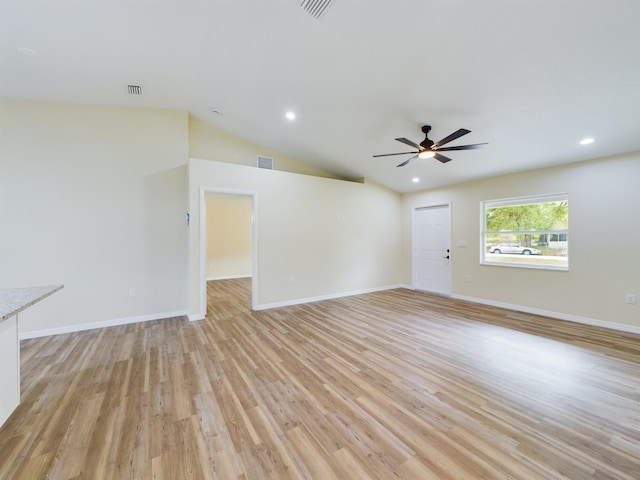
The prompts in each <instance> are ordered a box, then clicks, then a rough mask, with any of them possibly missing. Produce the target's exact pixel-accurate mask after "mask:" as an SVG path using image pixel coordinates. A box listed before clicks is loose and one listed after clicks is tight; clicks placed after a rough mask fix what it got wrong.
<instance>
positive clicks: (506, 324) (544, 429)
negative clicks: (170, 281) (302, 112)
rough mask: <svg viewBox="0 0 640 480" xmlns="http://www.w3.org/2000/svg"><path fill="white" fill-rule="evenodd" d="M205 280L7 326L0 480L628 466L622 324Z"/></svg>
mask: <svg viewBox="0 0 640 480" xmlns="http://www.w3.org/2000/svg"><path fill="white" fill-rule="evenodd" d="M207 298H208V302H209V313H208V315H207V318H206V319H205V320H203V321H200V322H189V321H188V320H187V319H186V318H171V319H166V320H161V321H152V322H144V323H139V324H131V325H123V326H119V327H112V328H103V329H97V330H90V331H85V332H76V333H71V334H65V335H58V336H52V337H43V338H37V339H30V340H25V341H23V342H22V344H21V353H22V355H21V361H22V380H21V384H22V403H21V405H20V406H19V407H18V408H17V409H16V411H15V412H14V414H13V415H11V417H10V418H9V419H8V420H7V422H6V423H5V424H4V425H3V427H2V428H1V429H0V478H2V479H5V478H6V479H11V480H14V479H15V480H23V479H24V480H40V479H42V480H44V479H47V480H80V479H91V480H101V479H105V480H120V479H130V480H143V479H144V480H147V479H156V480H163V479H167V480H182V479H198V480H199V479H205V480H218V479H221V480H263V479H274V480H285V479H294V480H303V479H304V480H316V479H320V480H324V479H331V478H335V479H340V480H343V479H349V480H351V479H362V480H388V479H405V480H407V479H411V480H413V479H416V480H425V479H435V480H439V479H464V480H468V479H479V478H486V479H491V480H500V479H512V480H538V479H571V480H574V479H580V480H582V479H590V480H597V479H609V480H613V479H616V480H631V479H634V480H635V479H637V478H640V476H639V472H640V374H639V372H640V336H638V335H633V334H630V333H624V332H618V331H612V330H607V329H603V328H596V327H590V326H586V325H579V324H575V323H570V322H565V321H559V320H554V319H550V318H546V317H541V316H536V315H532V314H527V313H523V312H513V311H508V310H502V309H499V308H496V307H489V306H484V305H478V304H472V303H467V302H463V301H458V300H452V299H450V298H446V297H443V296H439V295H430V294H426V293H422V292H415V291H410V290H406V289H396V290H390V291H382V292H376V293H371V294H365V295H359V296H354V297H347V298H340V299H336V300H329V301H323V302H315V303H311V304H306V305H296V306H291V307H283V308H277V309H271V310H265V311H257V312H254V311H252V310H251V281H250V279H235V280H221V281H215V282H209V286H208V291H207ZM611 320H612V321H615V319H611Z"/></svg>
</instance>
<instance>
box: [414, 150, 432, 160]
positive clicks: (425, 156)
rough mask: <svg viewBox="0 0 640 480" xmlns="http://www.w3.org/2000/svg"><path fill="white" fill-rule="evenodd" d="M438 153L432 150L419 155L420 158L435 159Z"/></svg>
mask: <svg viewBox="0 0 640 480" xmlns="http://www.w3.org/2000/svg"><path fill="white" fill-rule="evenodd" d="M435 155H436V152H432V151H431V150H425V151H424V152H420V153H419V154H418V158H433V157H435Z"/></svg>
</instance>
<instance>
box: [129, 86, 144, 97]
mask: <svg viewBox="0 0 640 480" xmlns="http://www.w3.org/2000/svg"><path fill="white" fill-rule="evenodd" d="M127 92H129V95H142V85H127Z"/></svg>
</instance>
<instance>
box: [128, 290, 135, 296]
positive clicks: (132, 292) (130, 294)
mask: <svg viewBox="0 0 640 480" xmlns="http://www.w3.org/2000/svg"><path fill="white" fill-rule="evenodd" d="M129 296H130V297H135V296H136V289H135V288H130V289H129Z"/></svg>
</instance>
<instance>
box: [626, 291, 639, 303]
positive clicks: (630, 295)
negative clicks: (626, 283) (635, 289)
mask: <svg viewBox="0 0 640 480" xmlns="http://www.w3.org/2000/svg"><path fill="white" fill-rule="evenodd" d="M625 298H626V300H627V303H628V304H629V305H635V304H636V296H635V294H633V293H627V294H626V295H625Z"/></svg>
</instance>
